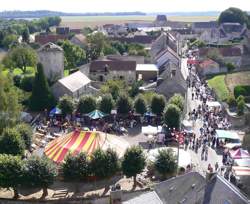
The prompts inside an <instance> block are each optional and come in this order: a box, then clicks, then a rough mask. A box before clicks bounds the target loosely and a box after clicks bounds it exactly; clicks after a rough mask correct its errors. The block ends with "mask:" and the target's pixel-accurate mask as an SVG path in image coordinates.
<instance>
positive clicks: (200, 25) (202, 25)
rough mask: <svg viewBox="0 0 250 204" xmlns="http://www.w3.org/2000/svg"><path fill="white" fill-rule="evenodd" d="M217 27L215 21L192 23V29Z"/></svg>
mask: <svg viewBox="0 0 250 204" xmlns="http://www.w3.org/2000/svg"><path fill="white" fill-rule="evenodd" d="M217 26H218V23H217V22H216V21H209V22H195V23H193V27H194V28H204V29H206V28H207V29H209V28H216V27H217Z"/></svg>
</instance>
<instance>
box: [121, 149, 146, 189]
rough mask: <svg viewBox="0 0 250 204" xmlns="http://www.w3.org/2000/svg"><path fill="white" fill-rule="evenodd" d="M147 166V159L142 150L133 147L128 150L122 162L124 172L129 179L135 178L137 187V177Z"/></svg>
mask: <svg viewBox="0 0 250 204" xmlns="http://www.w3.org/2000/svg"><path fill="white" fill-rule="evenodd" d="M145 166H146V158H145V155H144V153H143V150H142V148H140V147H139V146H133V147H130V148H128V149H127V150H126V152H125V154H124V158H123V160H122V171H123V173H124V174H125V175H126V176H127V177H133V178H134V185H136V175H137V174H139V173H141V172H142V171H143V169H144V168H145Z"/></svg>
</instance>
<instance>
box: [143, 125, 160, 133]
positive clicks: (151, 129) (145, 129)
mask: <svg viewBox="0 0 250 204" xmlns="http://www.w3.org/2000/svg"><path fill="white" fill-rule="evenodd" d="M141 132H142V133H143V134H150V135H155V134H157V132H158V129H157V127H154V126H151V125H148V126H142V128H141Z"/></svg>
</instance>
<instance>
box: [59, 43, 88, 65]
mask: <svg viewBox="0 0 250 204" xmlns="http://www.w3.org/2000/svg"><path fill="white" fill-rule="evenodd" d="M57 44H58V45H59V46H61V47H62V48H63V51H64V56H65V59H66V63H65V68H66V69H73V68H76V67H77V66H80V65H82V64H83V63H84V62H86V53H85V51H84V50H83V49H82V48H81V47H80V46H78V45H74V44H73V43H71V42H70V41H68V40H64V41H59V42H58V43H57Z"/></svg>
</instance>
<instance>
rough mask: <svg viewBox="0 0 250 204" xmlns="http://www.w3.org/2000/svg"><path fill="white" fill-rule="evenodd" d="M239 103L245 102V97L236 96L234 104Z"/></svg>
mask: <svg viewBox="0 0 250 204" xmlns="http://www.w3.org/2000/svg"><path fill="white" fill-rule="evenodd" d="M240 101H245V97H244V96H242V95H240V96H238V98H237V99H236V102H237V103H239V102H240Z"/></svg>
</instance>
